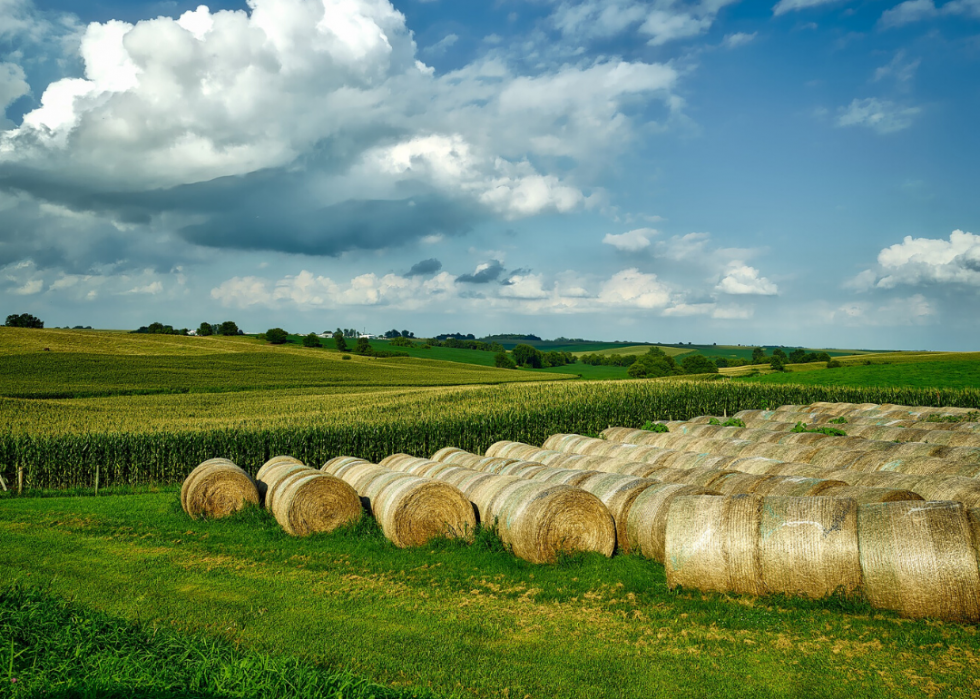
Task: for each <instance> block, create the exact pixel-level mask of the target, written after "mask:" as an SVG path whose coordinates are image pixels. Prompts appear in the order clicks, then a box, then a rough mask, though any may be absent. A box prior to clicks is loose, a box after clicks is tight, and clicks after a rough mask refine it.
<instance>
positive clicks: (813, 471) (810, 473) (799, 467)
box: [738, 461, 832, 478]
mask: <svg viewBox="0 0 980 699" xmlns="http://www.w3.org/2000/svg"><path fill="white" fill-rule="evenodd" d="M761 465H763V466H765V465H766V462H765V461H764V462H763V463H762V464H761ZM739 466H741V464H739ZM738 470H739V471H745V472H746V473H759V474H762V473H766V474H769V475H770V476H803V477H804V478H832V476H830V475H828V474H829V473H831V472H830V471H828V470H827V469H825V468H820V467H819V466H814V465H813V464H804V463H800V462H798V461H768V468H766V469H765V470H761V471H756V470H748V469H743V468H739V469H738Z"/></svg>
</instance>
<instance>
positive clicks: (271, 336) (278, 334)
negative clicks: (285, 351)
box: [265, 328, 316, 345]
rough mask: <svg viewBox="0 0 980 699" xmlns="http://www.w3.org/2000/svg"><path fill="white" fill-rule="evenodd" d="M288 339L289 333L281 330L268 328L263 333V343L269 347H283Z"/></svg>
mask: <svg viewBox="0 0 980 699" xmlns="http://www.w3.org/2000/svg"><path fill="white" fill-rule="evenodd" d="M314 337H316V336H315V335H314ZM288 339H289V333H287V332H286V331H285V330H283V329H282V328H269V329H268V330H266V331H265V341H266V342H268V343H269V344H270V345H284V344H286V340H288Z"/></svg>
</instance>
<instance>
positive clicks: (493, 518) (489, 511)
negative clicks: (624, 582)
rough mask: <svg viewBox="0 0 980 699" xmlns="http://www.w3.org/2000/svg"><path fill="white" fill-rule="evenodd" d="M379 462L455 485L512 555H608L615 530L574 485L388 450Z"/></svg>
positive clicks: (601, 508) (540, 558)
mask: <svg viewBox="0 0 980 699" xmlns="http://www.w3.org/2000/svg"><path fill="white" fill-rule="evenodd" d="M381 465H382V466H384V467H385V468H389V469H392V470H395V471H402V472H405V473H412V474H414V475H418V476H423V477H426V478H435V479H438V480H441V481H444V482H447V483H451V484H452V485H455V486H456V487H457V488H459V489H460V491H462V493H463V494H464V495H465V496H466V497H467V498H469V500H470V502H472V503H473V504H474V506H475V507H476V510H477V514H478V516H479V518H480V521H481V522H482V523H483V525H484V526H495V527H496V528H497V532H498V534H499V535H500V538H501V540H502V541H503V542H504V544H506V545H507V546H508V547H509V548H510V549H511V550H512V551H513V553H514V555H516V556H518V557H519V558H522V559H524V560H526V561H530V562H532V563H551V562H554V561H555V559H556V558H557V556H558V554H559V552H562V551H566V552H574V551H598V552H600V553H602V554H603V555H605V556H611V555H612V554H613V552H614V551H615V549H616V529H615V523H614V522H613V519H612V516H611V515H610V514H609V510H607V509H606V506H605V505H603V504H602V502H601V501H600V500H599V499H598V498H597V497H595V496H594V495H592V494H591V493H587V492H585V491H584V490H581V489H580V488H574V487H572V486H567V485H553V484H548V483H539V482H534V481H527V480H523V479H521V478H518V477H517V476H508V475H498V474H494V473H485V472H482V471H475V470H473V469H469V468H464V467H461V466H454V465H452V464H446V463H442V462H439V461H430V460H428V459H419V458H417V457H413V456H409V455H407V454H393V455H391V456H389V457H387V458H385V459H384V460H382V462H381Z"/></svg>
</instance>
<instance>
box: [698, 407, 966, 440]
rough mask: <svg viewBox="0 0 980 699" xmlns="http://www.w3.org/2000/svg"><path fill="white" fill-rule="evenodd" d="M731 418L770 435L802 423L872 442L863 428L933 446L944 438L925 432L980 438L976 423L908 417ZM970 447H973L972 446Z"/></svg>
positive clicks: (751, 413) (764, 414)
mask: <svg viewBox="0 0 980 699" xmlns="http://www.w3.org/2000/svg"><path fill="white" fill-rule="evenodd" d="M735 417H737V418H738V419H740V420H741V421H742V422H744V423H745V426H746V427H750V428H755V429H764V430H770V431H773V432H789V431H791V430H792V429H793V428H794V427H795V426H796V424H797V423H798V422H803V423H805V424H807V425H811V426H815V427H821V426H822V427H840V428H841V429H843V430H844V431H845V432H847V434H849V435H853V436H859V437H871V438H873V439H881V437H872V436H871V433H870V432H865V429H866V428H872V427H888V428H905V429H914V430H919V431H921V432H922V433H923V434H921V435H919V437H920V438H919V439H917V440H913V439H910V438H908V437H909V435H908V433H906V438H905V439H904V440H903V441H930V440H933V441H931V443H933V444H937V443H945V442H939V441H934V440H940V439H944V437H941V436H939V437H930V438H929V439H925V437H927V436H929V435H928V434H926V433H929V434H932V435H935V434H938V433H943V432H953V433H963V435H961V436H960V437H957V438H955V439H954V440H953V441H954V442H955V441H956V440H957V439H960V438H962V437H963V436H964V435H970V436H971V438H973V439H975V438H976V436H978V435H980V423H978V422H926V421H922V420H915V419H913V418H911V417H908V416H906V417H902V418H880V417H863V416H851V417H848V418H846V419H847V422H846V423H844V424H843V425H840V424H833V423H831V420H835V419H837V418H838V417H839V416H837V415H832V414H830V413H819V412H812V411H811V412H803V413H779V412H775V411H771V410H743V411H741V412H740V413H737V414H736V415H735ZM712 419H716V418H711V417H708V416H702V417H696V418H692V419H691V420H690V421H689V422H691V423H694V424H707V423H708V421H710V420H712ZM912 436H915V435H912ZM896 438H898V437H896ZM949 439H953V438H949ZM966 445H967V446H970V444H969V443H966ZM973 445H975V443H974V444H973Z"/></svg>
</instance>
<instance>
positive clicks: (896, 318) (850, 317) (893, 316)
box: [826, 294, 937, 327]
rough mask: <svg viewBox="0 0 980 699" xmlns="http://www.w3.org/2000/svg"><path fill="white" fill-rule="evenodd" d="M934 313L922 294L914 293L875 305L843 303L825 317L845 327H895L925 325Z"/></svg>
mask: <svg viewBox="0 0 980 699" xmlns="http://www.w3.org/2000/svg"><path fill="white" fill-rule="evenodd" d="M936 315H937V312H936V309H935V307H934V306H933V305H932V303H930V302H929V300H928V299H926V297H925V296H923V295H922V294H914V295H912V296H909V297H907V298H894V299H891V300H889V301H887V302H886V303H883V304H880V305H878V306H875V305H873V304H871V303H867V302H849V303H845V304H843V305H841V306H839V307H838V308H836V309H834V310H833V311H831V312H830V313H829V314H827V316H826V319H827V321H828V322H829V323H835V324H842V325H846V326H849V327H898V326H904V325H927V324H929V323H931V322H933V320H934V318H935V317H936Z"/></svg>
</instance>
